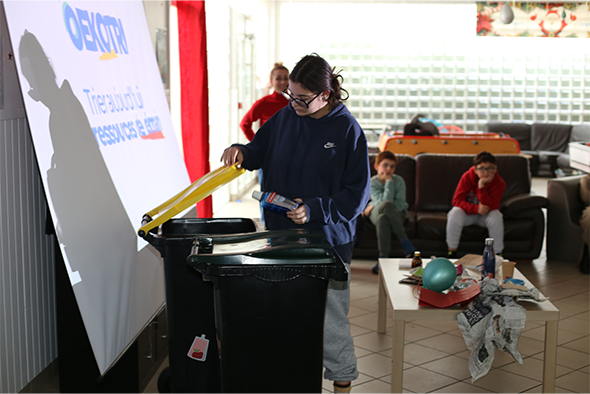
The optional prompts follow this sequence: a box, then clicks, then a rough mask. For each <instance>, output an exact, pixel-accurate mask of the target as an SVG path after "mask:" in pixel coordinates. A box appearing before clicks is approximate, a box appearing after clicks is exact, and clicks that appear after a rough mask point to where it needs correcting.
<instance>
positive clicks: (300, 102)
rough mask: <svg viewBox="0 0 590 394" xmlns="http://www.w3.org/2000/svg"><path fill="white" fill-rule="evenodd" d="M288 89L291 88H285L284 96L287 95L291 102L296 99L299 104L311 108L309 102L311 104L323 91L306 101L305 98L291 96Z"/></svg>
mask: <svg viewBox="0 0 590 394" xmlns="http://www.w3.org/2000/svg"><path fill="white" fill-rule="evenodd" d="M287 89H289V88H286V89H285V90H283V92H282V93H283V96H285V98H286V99H287V100H289V101H291V102H293V101H295V102H296V103H297V104H299V105H300V106H302V107H305V108H309V104H311V102H312V101H313V100H315V99H316V98H317V97H318V96H319V95H320V94H322V92H319V93H318V94H316V95H315V96H314V97H313V98H312V99H311V100H309V101H305V100H303V99H300V98H295V97H293V96H291V95H290V94H289V93H287Z"/></svg>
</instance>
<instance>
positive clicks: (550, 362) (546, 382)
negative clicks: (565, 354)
mask: <svg viewBox="0 0 590 394" xmlns="http://www.w3.org/2000/svg"><path fill="white" fill-rule="evenodd" d="M557 324H558V322H557V321H547V322H545V356H544V361H543V392H544V393H554V392H555V364H556V361H557Z"/></svg>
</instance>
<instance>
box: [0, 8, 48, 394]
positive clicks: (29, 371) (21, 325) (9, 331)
mask: <svg viewBox="0 0 590 394" xmlns="http://www.w3.org/2000/svg"><path fill="white" fill-rule="evenodd" d="M0 45H1V47H2V48H1V49H2V50H1V55H2V56H1V58H0V95H1V96H2V99H0V223H2V226H0V303H1V304H0V333H1V334H0V392H3V393H8V392H13V393H14V392H19V391H20V390H21V389H22V388H23V387H25V386H26V385H27V384H28V383H29V382H30V381H31V380H33V378H35V376H37V375H38V374H39V373H41V372H42V371H43V370H44V369H45V368H46V367H47V366H48V365H50V364H51V362H52V361H53V360H55V358H56V357H57V326H56V317H55V279H54V267H55V259H54V256H55V254H54V239H53V236H47V235H45V218H46V216H47V202H46V200H45V193H44V191H43V185H42V183H41V178H40V176H39V169H38V167H37V160H36V158H35V152H34V151H33V142H32V140H31V136H30V133H29V128H28V123H27V119H26V114H25V110H24V103H23V100H22V95H21V92H20V88H19V85H18V78H17V74H16V69H15V65H14V60H12V59H9V55H11V54H13V53H14V51H13V50H12V47H11V45H10V40H9V39H8V31H7V28H6V21H5V18H4V8H3V7H2V6H1V4H0ZM10 57H11V56H10Z"/></svg>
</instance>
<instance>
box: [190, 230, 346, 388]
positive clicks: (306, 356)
mask: <svg viewBox="0 0 590 394" xmlns="http://www.w3.org/2000/svg"><path fill="white" fill-rule="evenodd" d="M188 261H189V264H190V265H192V266H193V267H194V268H195V269H196V270H197V271H199V272H201V273H202V274H203V276H204V277H207V278H209V279H210V280H211V281H212V282H213V284H214V294H215V324H216V329H217V338H218V341H219V346H220V354H221V381H222V391H223V392H275V393H279V392H299V393H303V392H316V393H319V392H321V391H322V360H323V326H324V313H325V307H326V296H327V289H328V282H329V281H332V280H335V281H346V280H347V279H348V270H347V268H346V266H345V265H344V263H343V262H342V260H341V259H340V257H339V256H338V255H337V253H336V252H335V251H334V250H333V249H332V247H331V245H330V244H328V243H327V242H326V241H325V240H324V238H323V234H318V233H309V232H307V231H304V230H285V231H267V232H258V233H254V234H242V235H239V236H211V237H200V238H197V239H196V240H195V247H194V248H193V254H192V255H191V256H190V257H189V259H188Z"/></svg>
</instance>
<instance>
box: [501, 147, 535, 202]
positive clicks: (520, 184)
mask: <svg viewBox="0 0 590 394" xmlns="http://www.w3.org/2000/svg"><path fill="white" fill-rule="evenodd" d="M495 156H496V166H497V167H498V174H500V176H501V177H502V179H504V182H506V190H505V191H504V195H503V196H502V199H503V200H504V199H506V198H508V197H510V196H514V195H516V194H522V193H530V191H531V174H530V171H529V162H528V160H527V158H526V157H524V156H521V155H495Z"/></svg>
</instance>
